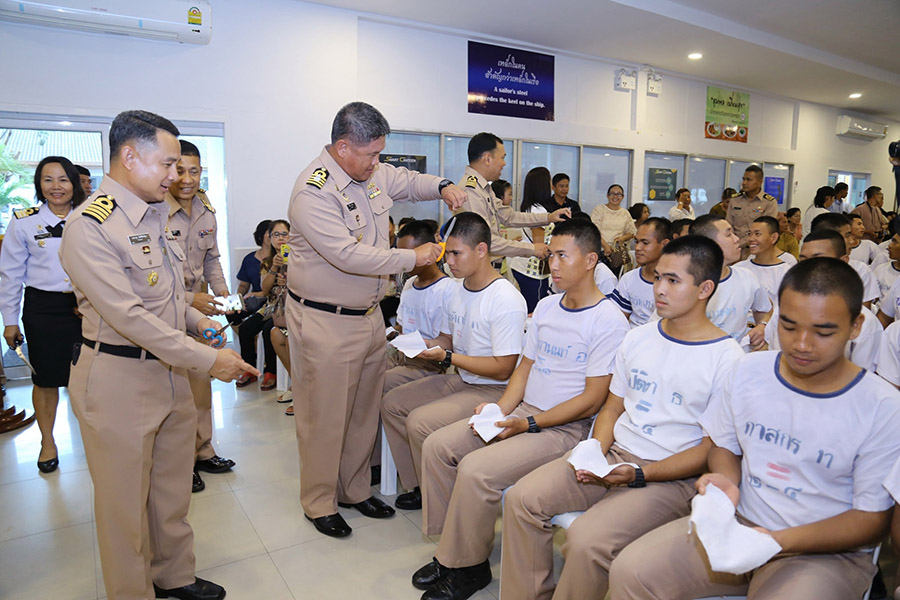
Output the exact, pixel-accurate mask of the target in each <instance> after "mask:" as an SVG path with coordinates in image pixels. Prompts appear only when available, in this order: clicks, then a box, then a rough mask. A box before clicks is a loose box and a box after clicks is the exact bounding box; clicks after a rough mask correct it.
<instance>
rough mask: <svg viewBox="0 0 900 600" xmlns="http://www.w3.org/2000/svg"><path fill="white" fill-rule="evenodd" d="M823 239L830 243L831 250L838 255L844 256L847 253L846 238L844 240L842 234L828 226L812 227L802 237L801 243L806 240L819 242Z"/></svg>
mask: <svg viewBox="0 0 900 600" xmlns="http://www.w3.org/2000/svg"><path fill="white" fill-rule="evenodd" d="M823 240H825V241H828V242H830V243H831V248H832V250H833V251H834V252H835V254H837V255H838V256H844V255H845V254H847V242H846V240H844V236H842V235H841V234H840V233H838V232H837V231H835V230H834V229H831V228H828V227H821V228H819V229H813V230H812V231H811V232H810V233H809V234H807V236H806V237H805V238H803V243H804V244H805V243H807V242H820V241H823ZM801 250H802V248H801Z"/></svg>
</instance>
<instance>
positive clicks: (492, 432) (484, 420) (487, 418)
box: [469, 403, 506, 442]
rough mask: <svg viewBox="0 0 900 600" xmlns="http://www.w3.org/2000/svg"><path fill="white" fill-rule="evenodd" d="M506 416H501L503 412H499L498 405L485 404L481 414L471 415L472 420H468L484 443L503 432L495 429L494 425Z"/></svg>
mask: <svg viewBox="0 0 900 600" xmlns="http://www.w3.org/2000/svg"><path fill="white" fill-rule="evenodd" d="M505 418H506V416H505V415H504V414H503V411H502V410H500V405H499V404H494V403H491V404H486V405H485V406H484V408H482V409H481V412H480V413H479V414H477V415H472V418H471V419H469V423H471V424H472V425H474V427H475V431H476V432H478V435H480V436H481V439H483V440H484V441H485V442H489V441H491V440H492V439H494V438H495V437H497V434H499V433H500V432H501V431H503V428H502V427H497V426H496V425H494V423H496V422H497V421H502V420H503V419H505Z"/></svg>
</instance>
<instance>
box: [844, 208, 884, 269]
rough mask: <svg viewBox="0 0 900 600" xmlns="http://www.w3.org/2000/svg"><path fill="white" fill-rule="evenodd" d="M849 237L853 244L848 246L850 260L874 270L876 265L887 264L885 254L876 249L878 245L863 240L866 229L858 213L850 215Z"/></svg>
mask: <svg viewBox="0 0 900 600" xmlns="http://www.w3.org/2000/svg"><path fill="white" fill-rule="evenodd" d="M847 216H848V217H850V235H851V236H853V244H852V245H851V246H850V248H849V250H850V258H852V259H853V260H858V261H859V262H861V263H864V264H867V265H869V266H870V267H871V268H873V269H874V268H876V267H877V266H878V265H881V264H883V263H886V262H888V255H887V252H885V251H884V250H882V249H881V248H879V247H878V244H876V243H875V242H873V241H872V240H867V239H866V238H865V233H866V227H865V225H864V224H863V218H862V216H861V215H859V214H858V213H850V214H849V215H847Z"/></svg>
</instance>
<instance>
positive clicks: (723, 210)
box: [709, 188, 740, 219]
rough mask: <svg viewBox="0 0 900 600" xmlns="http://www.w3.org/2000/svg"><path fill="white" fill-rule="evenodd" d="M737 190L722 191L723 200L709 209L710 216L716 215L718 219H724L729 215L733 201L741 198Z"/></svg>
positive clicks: (727, 189) (726, 189)
mask: <svg viewBox="0 0 900 600" xmlns="http://www.w3.org/2000/svg"><path fill="white" fill-rule="evenodd" d="M739 195H740V194H738V192H737V190H735V189H734V188H725V189H724V190H722V199H721V200H720V201H719V203H718V204H715V205H714V206H713V207H712V208H710V209H709V214H711V215H716V216H717V217H722V218H723V219H724V218H725V217H726V216H727V215H728V205H729V203H731V199H732V198H733V197H734V196H739Z"/></svg>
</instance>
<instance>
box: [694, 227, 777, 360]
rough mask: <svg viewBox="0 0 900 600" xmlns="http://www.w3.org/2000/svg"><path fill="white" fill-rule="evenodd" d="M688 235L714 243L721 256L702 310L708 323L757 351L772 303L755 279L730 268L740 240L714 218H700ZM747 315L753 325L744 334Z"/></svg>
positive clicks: (738, 254)
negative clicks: (716, 281) (711, 291)
mask: <svg viewBox="0 0 900 600" xmlns="http://www.w3.org/2000/svg"><path fill="white" fill-rule="evenodd" d="M691 235H702V236H703V237H705V238H709V239H711V240H712V241H714V242H716V243H717V244H719V247H720V248H721V249H722V253H723V255H724V256H725V264H724V266H723V267H722V276H721V279H719V285H718V287H717V288H716V293H715V294H714V295H713V297H712V298H711V299H710V301H709V304H708V305H707V307H706V314H707V316H709V320H710V321H712V322H713V325H715V326H716V327H718V328H720V329H722V330H723V331H724V332H725V333H727V334H728V335H730V336H731V337H733V338H734V339H736V340H738V341H739V342H741V343H744V342H742V341H741V340H743V339H744V337H745V336H749V342H750V344H749V348H750V350H759V349H760V348H762V347H763V344H765V335H764V333H765V331H764V330H765V326H766V323H767V322H768V321H769V318H770V317H771V315H772V302H771V301H769V297H768V295H767V294H766V290H765V288H764V287H763V286H762V284H761V283H760V282H759V279H757V278H756V275H754V274H753V273H751V272H750V271H748V270H746V269H733V268H731V265H734V264H735V263H737V262H738V261H739V260H740V259H741V247H740V240H739V239H738V236H737V235H735V233H734V231H733V230H732V228H731V224H730V223H729V222H728V221H726V220H725V219H723V218H722V217H719V216H716V215H703V216H701V217H698V218H697V219H696V220H695V221H694V222H693V224H691ZM751 313H752V315H753V321H754V322H755V324H756V325H755V326H754V327H753V328H752V329H749V331H748V326H747V317H748V315H749V314H751Z"/></svg>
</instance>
